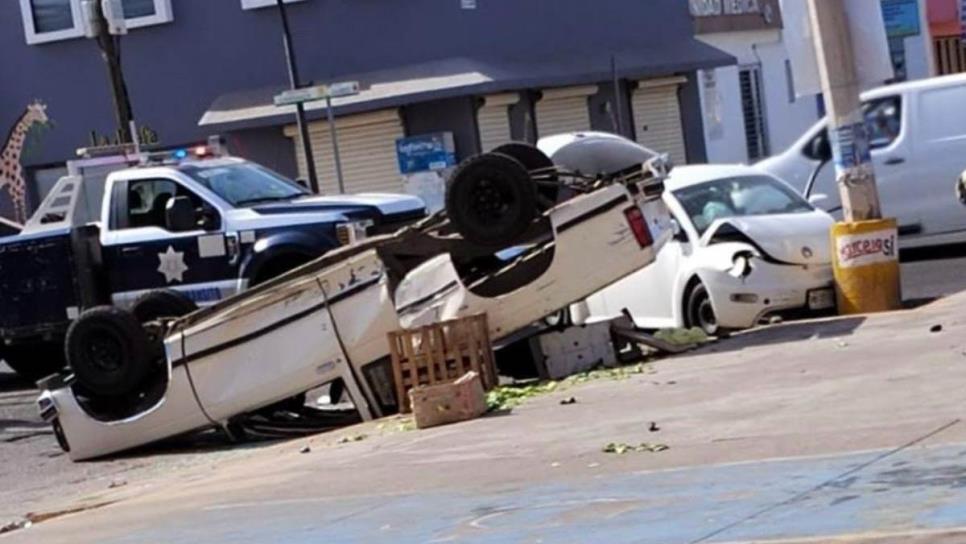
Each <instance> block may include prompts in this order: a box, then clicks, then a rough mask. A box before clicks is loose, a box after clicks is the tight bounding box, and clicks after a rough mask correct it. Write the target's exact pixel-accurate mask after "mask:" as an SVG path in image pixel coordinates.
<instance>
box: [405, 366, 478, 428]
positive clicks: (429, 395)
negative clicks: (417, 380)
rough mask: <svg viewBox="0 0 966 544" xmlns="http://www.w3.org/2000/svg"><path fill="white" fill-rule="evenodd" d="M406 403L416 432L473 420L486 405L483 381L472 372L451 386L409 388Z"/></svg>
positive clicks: (449, 384)
mask: <svg viewBox="0 0 966 544" xmlns="http://www.w3.org/2000/svg"><path fill="white" fill-rule="evenodd" d="M409 401H410V405H411V406H412V410H413V417H414V419H415V420H416V427H417V428H419V429H426V428H428V427H436V426H438V425H446V424H448V423H457V422H460V421H468V420H471V419H476V418H478V417H480V416H481V415H483V414H485V413H486V411H487V406H488V403H487V396H486V394H485V393H484V392H483V380H482V379H481V377H480V375H479V374H478V373H476V372H474V371H470V372H467V373H466V374H464V375H463V377H462V378H460V379H458V380H456V381H455V382H453V383H446V384H439V385H428V386H427V385H420V386H417V387H415V388H413V389H410V390H409Z"/></svg>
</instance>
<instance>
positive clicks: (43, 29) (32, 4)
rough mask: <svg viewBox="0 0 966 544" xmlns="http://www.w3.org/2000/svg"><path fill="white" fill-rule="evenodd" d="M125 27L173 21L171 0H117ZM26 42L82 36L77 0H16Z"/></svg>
mask: <svg viewBox="0 0 966 544" xmlns="http://www.w3.org/2000/svg"><path fill="white" fill-rule="evenodd" d="M121 6H122V7H123V9H124V15H125V18H126V19H127V24H128V28H139V27H142V26H148V25H156V24H161V23H168V22H171V21H172V20H173V16H172V12H171V0H121ZM20 14H21V16H22V18H23V27H24V35H25V37H26V39H27V43H28V44H38V43H46V42H54V41H60V40H69V39H71V38H80V37H81V36H83V35H84V17H83V12H82V2H81V0H20Z"/></svg>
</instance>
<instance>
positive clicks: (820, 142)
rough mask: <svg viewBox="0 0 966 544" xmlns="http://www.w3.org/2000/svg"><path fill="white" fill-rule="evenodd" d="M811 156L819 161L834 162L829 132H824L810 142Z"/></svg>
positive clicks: (809, 152) (809, 150) (809, 151)
mask: <svg viewBox="0 0 966 544" xmlns="http://www.w3.org/2000/svg"><path fill="white" fill-rule="evenodd" d="M808 154H809V156H810V157H811V158H812V159H814V160H817V161H822V162H828V161H830V160H832V145H831V144H829V141H828V132H823V133H821V134H820V135H819V136H817V137H815V138H814V139H813V140H812V141H811V142H809V149H808Z"/></svg>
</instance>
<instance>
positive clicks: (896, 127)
mask: <svg viewBox="0 0 966 544" xmlns="http://www.w3.org/2000/svg"><path fill="white" fill-rule="evenodd" d="M862 110H863V111H864V113H865V126H866V129H867V130H868V132H869V147H870V148H872V149H879V148H882V147H888V146H889V145H891V144H892V142H894V141H896V138H898V137H899V135H900V134H901V133H902V98H901V97H899V96H889V97H886V98H879V99H876V100H873V101H870V102H866V103H865V104H863V105H862ZM827 142H828V129H825V130H822V131H821V132H819V133H818V134H816V135H815V137H814V138H812V139H811V140H810V141H809V142H808V144H807V145H806V146H805V148H804V149H802V153H803V154H804V155H805V156H806V157H808V158H809V159H812V160H827V159H829V157H824V156H822V155H823V153H822V152H821V151H820V150H827V149H828V148H827V147H826V145H827Z"/></svg>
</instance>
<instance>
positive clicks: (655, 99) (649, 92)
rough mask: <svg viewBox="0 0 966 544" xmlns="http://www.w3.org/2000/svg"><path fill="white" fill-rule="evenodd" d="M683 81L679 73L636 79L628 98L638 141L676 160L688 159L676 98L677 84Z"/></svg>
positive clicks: (685, 160)
mask: <svg viewBox="0 0 966 544" xmlns="http://www.w3.org/2000/svg"><path fill="white" fill-rule="evenodd" d="M685 81H687V80H686V79H685V78H682V77H674V78H663V79H650V80H644V81H639V82H638V88H637V89H636V90H635V91H634V95H633V98H632V100H631V108H632V109H633V113H634V133H635V134H636V135H637V142H638V143H640V144H641V145H643V146H645V147H649V148H651V149H653V150H655V151H659V152H661V153H668V154H670V155H671V160H673V161H674V162H675V164H685V163H686V162H687V151H686V148H685V146H684V130H683V127H682V126H681V106H680V103H679V101H678V87H679V86H680V85H681V83H684V82H685Z"/></svg>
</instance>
